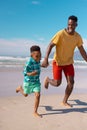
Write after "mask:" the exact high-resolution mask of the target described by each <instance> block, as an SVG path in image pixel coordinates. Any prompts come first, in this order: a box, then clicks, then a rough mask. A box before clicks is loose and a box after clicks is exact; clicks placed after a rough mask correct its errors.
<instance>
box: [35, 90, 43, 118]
mask: <svg viewBox="0 0 87 130" xmlns="http://www.w3.org/2000/svg"><path fill="white" fill-rule="evenodd" d="M39 102H40V93H39V92H36V93H35V105H34V116H35V117H42V116H41V115H40V114H39V113H38V112H37V110H38V107H39Z"/></svg>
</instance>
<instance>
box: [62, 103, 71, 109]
mask: <svg viewBox="0 0 87 130" xmlns="http://www.w3.org/2000/svg"><path fill="white" fill-rule="evenodd" d="M61 105H62V106H65V107H68V108H71V107H73V106H72V105H71V104H69V103H64V102H62V103H61Z"/></svg>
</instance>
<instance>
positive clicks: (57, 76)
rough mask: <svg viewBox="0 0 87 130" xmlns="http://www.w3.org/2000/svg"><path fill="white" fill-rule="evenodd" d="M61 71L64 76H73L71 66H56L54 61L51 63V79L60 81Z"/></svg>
mask: <svg viewBox="0 0 87 130" xmlns="http://www.w3.org/2000/svg"><path fill="white" fill-rule="evenodd" d="M62 71H63V72H64V74H65V76H66V77H67V76H74V67H73V65H72V64H70V65H65V66H58V65H57V64H56V62H55V61H53V78H54V79H55V80H61V78H62Z"/></svg>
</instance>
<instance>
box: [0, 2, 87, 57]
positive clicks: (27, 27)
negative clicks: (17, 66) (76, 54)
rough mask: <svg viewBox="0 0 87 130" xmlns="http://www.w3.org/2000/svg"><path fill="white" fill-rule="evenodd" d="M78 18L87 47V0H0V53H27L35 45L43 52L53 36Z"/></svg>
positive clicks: (79, 27) (80, 30)
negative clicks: (71, 16)
mask: <svg viewBox="0 0 87 130" xmlns="http://www.w3.org/2000/svg"><path fill="white" fill-rule="evenodd" d="M70 15H76V16H77V17H78V27H77V29H76V31H77V32H79V33H80V34H81V36H82V38H83V40H84V42H85V44H84V45H85V47H86V46H87V45H86V44H87V29H86V24H87V0H0V55H10V56H11V55H12V56H13V55H15V56H16V55H17V56H23V55H25V56H28V54H29V47H30V46H31V45H33V44H39V45H40V46H41V49H42V53H45V51H46V47H47V45H48V44H49V42H50V40H51V38H52V37H53V35H54V34H55V33H56V32H57V31H59V30H60V29H63V28H66V27H67V19H68V16H70Z"/></svg>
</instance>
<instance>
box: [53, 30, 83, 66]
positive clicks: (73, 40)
mask: <svg viewBox="0 0 87 130" xmlns="http://www.w3.org/2000/svg"><path fill="white" fill-rule="evenodd" d="M51 41H52V42H53V43H54V44H55V45H56V50H55V53H54V58H53V60H55V61H56V63H57V64H58V65H59V66H63V65H70V64H73V56H74V50H75V48H76V47H80V46H81V45H82V44H83V41H82V38H81V36H80V35H79V34H78V33H77V32H75V33H74V35H70V34H68V33H67V32H66V30H65V29H63V30H61V31H59V32H57V33H56V35H55V36H54V37H53V38H52V40H51Z"/></svg>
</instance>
